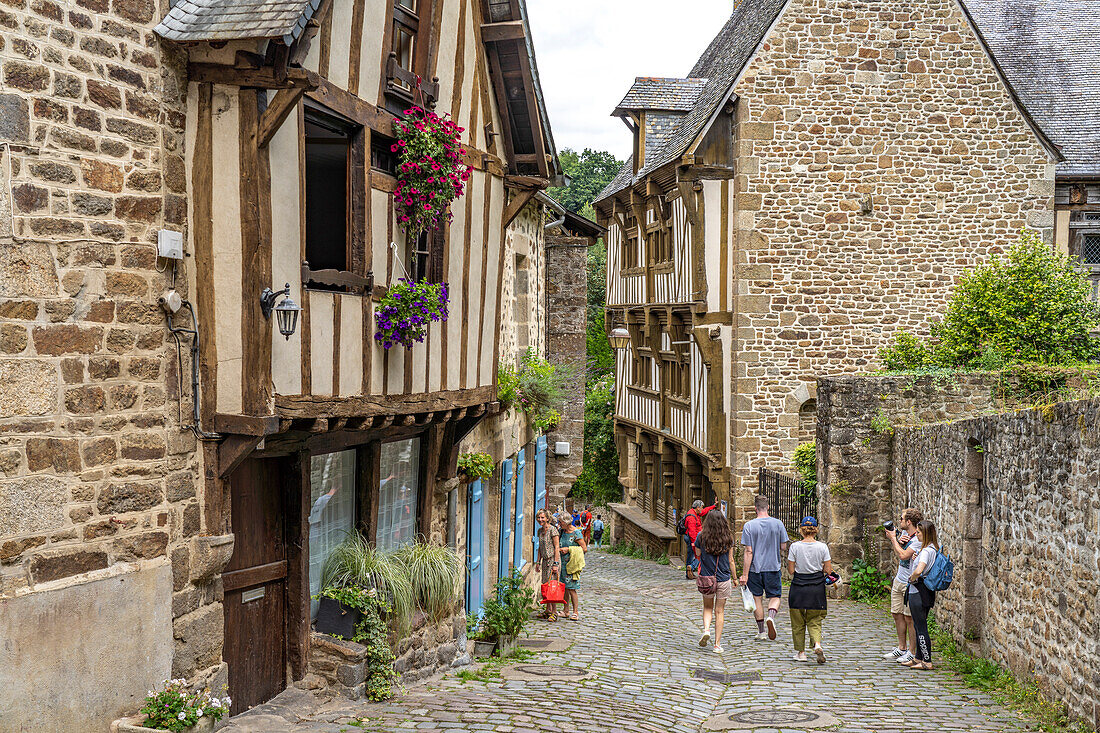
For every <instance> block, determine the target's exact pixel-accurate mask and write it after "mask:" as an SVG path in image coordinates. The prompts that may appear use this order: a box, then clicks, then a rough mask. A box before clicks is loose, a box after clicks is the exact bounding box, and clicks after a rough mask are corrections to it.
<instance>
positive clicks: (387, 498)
mask: <svg viewBox="0 0 1100 733" xmlns="http://www.w3.org/2000/svg"><path fill="white" fill-rule="evenodd" d="M378 476H379V479H378V533H377V536H376V537H375V544H376V545H377V546H378V549H380V550H393V549H396V548H398V547H401V546H402V545H407V544H410V543H412V542H415V541H416V516H417V515H416V512H417V495H418V494H419V493H420V438H409V439H408V440H396V441H394V442H392V443H384V444H383V445H382V449H381V452H380V456H379V473H378Z"/></svg>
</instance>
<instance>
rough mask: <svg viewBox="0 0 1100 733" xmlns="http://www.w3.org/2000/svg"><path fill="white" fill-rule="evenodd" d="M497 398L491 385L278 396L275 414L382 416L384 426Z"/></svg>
mask: <svg viewBox="0 0 1100 733" xmlns="http://www.w3.org/2000/svg"><path fill="white" fill-rule="evenodd" d="M494 399H496V396H495V394H494V388H493V387H492V386H491V385H486V386H484V387H476V388H474V389H462V390H448V391H440V392H424V393H417V394H404V395H356V396H354V397H343V398H340V397H324V396H314V395H293V396H276V398H275V411H276V413H278V414H279V415H280V416H281V417H292V418H314V417H316V418H320V417H326V418H332V417H361V416H378V417H381V418H382V421H381V423H379V424H376V425H375V426H374V427H375V428H378V427H384V426H385V425H388V424H392V423H393V420H394V416H395V415H404V414H410V413H419V412H434V411H436V410H443V409H452V408H455V407H468V406H470V405H479V404H484V403H488V402H492V401H493V400H494Z"/></svg>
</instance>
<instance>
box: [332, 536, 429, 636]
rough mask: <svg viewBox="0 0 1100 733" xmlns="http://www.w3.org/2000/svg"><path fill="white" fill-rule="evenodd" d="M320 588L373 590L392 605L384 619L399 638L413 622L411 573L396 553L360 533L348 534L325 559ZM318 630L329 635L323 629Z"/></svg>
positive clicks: (413, 600) (413, 601)
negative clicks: (386, 550)
mask: <svg viewBox="0 0 1100 733" xmlns="http://www.w3.org/2000/svg"><path fill="white" fill-rule="evenodd" d="M321 587H322V588H346V587H358V588H366V589H371V588H373V589H375V590H376V591H378V593H380V594H382V596H383V597H384V598H385V600H386V603H387V605H388V606H389V610H387V611H386V613H385V618H386V620H387V621H389V622H390V623H391V624H392V625H393V627H394V629H395V630H396V631H397V632H398V636H401V635H403V634H405V633H406V632H407V631H408V629H409V626H410V625H411V623H412V616H413V611H414V610H415V608H416V597H415V595H414V592H413V585H412V581H410V580H409V573H408V570H407V569H406V568H405V566H404V565H402V564H401V563H400V562H398V560H397V559H396V558H395V557H394V555H393V553H388V552H383V551H382V550H379V549H378V548H376V547H375V546H374V545H372V544H370V543H369V542H367V540H366V539H365V538H364V537H363V536H362V535H361V534H359V533H358V532H349V533H348V536H347V539H345V540H344V541H343V542H341V543H340V544H339V545H337V546H336V548H335V549H334V550H333V551H332V553H331V554H330V555H329V556H328V558H326V559H325V564H324V565H323V566H322V568H321ZM333 600H335V599H333ZM323 602H324V599H322V603H323ZM317 630H318V631H321V632H322V633H330V632H328V631H324V630H323V629H321V628H318V629H317Z"/></svg>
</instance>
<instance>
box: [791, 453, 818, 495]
mask: <svg viewBox="0 0 1100 733" xmlns="http://www.w3.org/2000/svg"><path fill="white" fill-rule="evenodd" d="M791 464H793V465H794V470H795V471H797V472H798V475H799V477H800V478H801V479H802V491H803V493H809V492H813V491H816V490H817V443H815V442H814V441H812V440H811V441H810V442H808V443H802V444H801V445H800V446H798V447H797V448H795V449H794V455H793V456H792V457H791Z"/></svg>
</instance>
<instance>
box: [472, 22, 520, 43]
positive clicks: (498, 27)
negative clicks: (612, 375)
mask: <svg viewBox="0 0 1100 733" xmlns="http://www.w3.org/2000/svg"><path fill="white" fill-rule="evenodd" d="M526 37H527V31H526V30H525V29H524V27H523V21H522V20H506V21H504V22H502V23H482V25H481V40H482V41H483V42H484V43H496V42H497V41H520V40H523V39H524V38H526Z"/></svg>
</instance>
